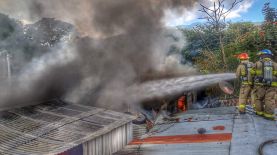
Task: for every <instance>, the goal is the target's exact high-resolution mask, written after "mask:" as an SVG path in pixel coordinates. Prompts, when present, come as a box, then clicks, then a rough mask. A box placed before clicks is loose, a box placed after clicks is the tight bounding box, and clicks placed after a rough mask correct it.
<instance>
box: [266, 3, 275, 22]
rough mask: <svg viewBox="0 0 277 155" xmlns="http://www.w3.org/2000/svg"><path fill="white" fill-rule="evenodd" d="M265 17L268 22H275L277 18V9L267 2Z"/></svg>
mask: <svg viewBox="0 0 277 155" xmlns="http://www.w3.org/2000/svg"><path fill="white" fill-rule="evenodd" d="M262 12H263V14H264V18H265V21H266V22H274V21H276V19H277V13H276V9H275V8H272V7H270V3H265V4H264V7H263V10H262Z"/></svg>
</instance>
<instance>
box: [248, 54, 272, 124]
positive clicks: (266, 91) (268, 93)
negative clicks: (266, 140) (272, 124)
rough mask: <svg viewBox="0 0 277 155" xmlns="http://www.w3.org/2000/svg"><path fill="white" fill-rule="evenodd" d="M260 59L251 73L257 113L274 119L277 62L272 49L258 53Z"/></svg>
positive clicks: (253, 97) (253, 98)
mask: <svg viewBox="0 0 277 155" xmlns="http://www.w3.org/2000/svg"><path fill="white" fill-rule="evenodd" d="M258 56H259V57H260V60H259V61H257V62H256V63H255V64H254V67H253V69H252V70H251V74H252V75H253V76H254V89H253V93H252V100H253V102H254V106H255V111H256V114H257V115H260V116H263V117H265V118H267V119H272V120H274V108H276V107H277V106H276V104H277V103H276V101H277V95H276V92H277V63H275V62H274V61H273V60H272V58H273V54H272V52H271V51H270V50H268V49H264V50H262V51H260V52H259V53H258Z"/></svg>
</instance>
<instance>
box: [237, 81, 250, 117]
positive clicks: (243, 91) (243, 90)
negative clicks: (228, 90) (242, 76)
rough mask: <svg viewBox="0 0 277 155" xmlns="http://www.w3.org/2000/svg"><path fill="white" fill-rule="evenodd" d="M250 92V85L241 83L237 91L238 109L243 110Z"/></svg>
mask: <svg viewBox="0 0 277 155" xmlns="http://www.w3.org/2000/svg"><path fill="white" fill-rule="evenodd" d="M250 94H251V85H248V84H242V85H241V87H240V93H239V111H241V112H245V106H246V104H247V101H248V99H249V98H250Z"/></svg>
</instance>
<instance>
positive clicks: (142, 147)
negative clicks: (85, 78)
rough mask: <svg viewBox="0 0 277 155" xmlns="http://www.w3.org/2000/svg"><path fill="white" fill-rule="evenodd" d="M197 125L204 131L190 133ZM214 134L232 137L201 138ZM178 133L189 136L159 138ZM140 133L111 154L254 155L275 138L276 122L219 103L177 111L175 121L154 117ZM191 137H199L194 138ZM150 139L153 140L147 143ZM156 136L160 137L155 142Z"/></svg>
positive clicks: (272, 152) (271, 150)
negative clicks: (138, 138)
mask: <svg viewBox="0 0 277 155" xmlns="http://www.w3.org/2000/svg"><path fill="white" fill-rule="evenodd" d="M199 128H205V129H206V133H205V134H204V135H203V136H194V135H197V134H198V131H197V130H198V129H199ZM218 134H219V135H221V134H231V135H232V139H230V140H229V141H220V140H215V141H213V142H211V141H208V140H205V138H207V137H209V136H205V135H218ZM178 136H179V137H184V138H186V137H190V138H191V137H193V138H191V139H184V140H182V141H183V143H179V142H180V141H178V143H175V141H176V139H177V140H178V138H176V139H175V141H171V140H170V139H168V140H166V139H163V137H164V138H166V137H173V138H174V137H178ZM144 137H145V138H144V139H142V140H141V141H140V142H141V143H139V145H128V146H126V147H125V148H124V149H123V150H121V151H119V152H117V153H115V154H114V155H132V154H136V155H168V154H171V155H240V154H243V155H258V152H257V150H258V146H259V144H261V143H262V142H264V141H265V140H268V139H273V138H277V126H276V122H274V121H269V120H265V119H263V118H261V117H259V116H256V115H252V114H251V113H249V114H246V115H240V114H238V113H237V111H236V110H235V108H234V107H221V108H213V109H201V110H191V111H188V112H186V113H182V114H179V115H177V116H176V121H172V120H171V121H165V120H163V119H158V120H157V123H156V125H155V127H154V128H153V129H152V131H151V132H150V133H148V134H147V135H145V136H144ZM149 137H150V138H149ZM195 137H196V138H197V137H198V138H200V139H198V140H197V139H196V140H195V139H194V138H195ZM203 138H204V139H203ZM151 139H154V140H156V141H153V143H151ZM157 139H161V140H162V141H159V142H158V143H157ZM171 139H172V138H171ZM144 140H145V143H143V141H144ZM173 140H174V139H173ZM133 144H134V143H133ZM135 144H136V143H135ZM276 152H277V145H271V146H267V147H265V154H266V155H276Z"/></svg>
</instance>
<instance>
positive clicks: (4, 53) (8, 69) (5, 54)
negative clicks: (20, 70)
mask: <svg viewBox="0 0 277 155" xmlns="http://www.w3.org/2000/svg"><path fill="white" fill-rule="evenodd" d="M0 56H3V57H4V61H5V63H6V65H5V68H4V69H5V70H6V73H7V74H6V77H7V79H8V82H9V83H10V82H11V63H10V62H11V61H10V58H11V57H10V54H9V53H8V51H7V50H2V51H1V52H0Z"/></svg>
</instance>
